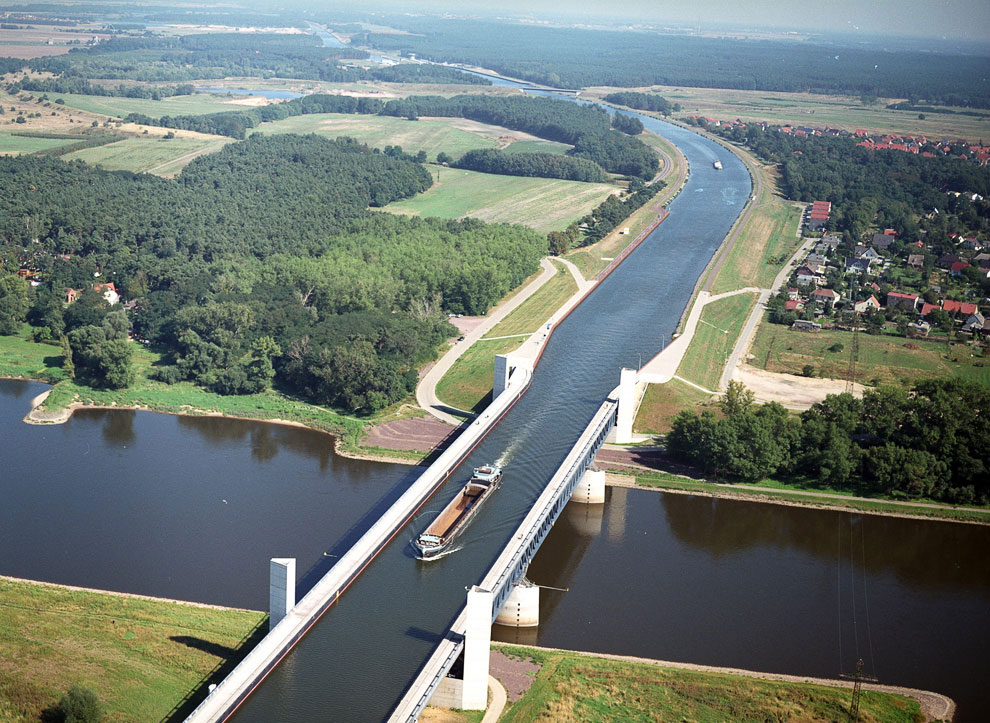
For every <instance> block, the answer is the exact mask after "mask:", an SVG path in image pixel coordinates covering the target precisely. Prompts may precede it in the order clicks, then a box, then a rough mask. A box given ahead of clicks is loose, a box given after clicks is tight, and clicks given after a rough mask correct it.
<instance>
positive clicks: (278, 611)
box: [268, 557, 296, 630]
mask: <svg viewBox="0 0 990 723" xmlns="http://www.w3.org/2000/svg"><path fill="white" fill-rule="evenodd" d="M295 606H296V558H294V557H273V558H272V559H271V562H270V563H269V566H268V629H269V630H271V629H272V628H274V627H275V626H276V625H278V624H279V623H280V622H281V621H282V618H284V617H285V616H286V615H288V614H289V611H290V610H292V608H294V607H295Z"/></svg>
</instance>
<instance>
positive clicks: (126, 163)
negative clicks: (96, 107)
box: [65, 136, 231, 176]
mask: <svg viewBox="0 0 990 723" xmlns="http://www.w3.org/2000/svg"><path fill="white" fill-rule="evenodd" d="M230 142H231V139H230V138H211V137H209V136H202V137H194V138H183V137H177V138H168V139H165V138H161V137H158V136H138V137H135V138H126V139H124V140H122V141H117V142H116V143H110V144H108V145H105V146H98V147H96V148H85V149H83V150H81V151H74V152H72V153H68V154H66V155H65V158H66V160H80V161H85V162H86V163H89V164H92V165H94V166H98V167H100V168H105V169H107V170H108V171H134V172H135V173H154V174H157V175H159V176H174V175H175V174H177V173H178V172H179V171H181V170H182V169H183V168H184V167H185V166H186V164H188V163H189V162H190V161H192V160H193V159H194V158H196V157H198V156H201V155H204V154H207V153H215V152H216V151H219V150H220V149H221V148H223V147H224V146H225V145H226V144H228V143H230Z"/></svg>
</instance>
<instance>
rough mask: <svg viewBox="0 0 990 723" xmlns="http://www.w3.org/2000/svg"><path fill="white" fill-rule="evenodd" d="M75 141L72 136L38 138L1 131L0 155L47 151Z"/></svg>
mask: <svg viewBox="0 0 990 723" xmlns="http://www.w3.org/2000/svg"><path fill="white" fill-rule="evenodd" d="M80 138H81V136H80ZM75 142H76V141H75V140H73V139H71V138H38V137H33V136H18V135H14V134H13V133H10V132H8V131H0V155H4V156H17V155H20V154H22V153H34V152H36V151H45V150H48V149H49V148H60V147H61V146H66V145H68V144H70V143H75Z"/></svg>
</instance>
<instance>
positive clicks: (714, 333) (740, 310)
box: [677, 293, 757, 391]
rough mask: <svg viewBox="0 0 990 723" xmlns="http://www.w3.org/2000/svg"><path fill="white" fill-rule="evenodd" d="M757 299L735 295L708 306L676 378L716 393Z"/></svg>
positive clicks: (749, 294)
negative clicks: (681, 378)
mask: <svg viewBox="0 0 990 723" xmlns="http://www.w3.org/2000/svg"><path fill="white" fill-rule="evenodd" d="M756 299H757V295H756V294H752V293H746V294H736V295H735V296H729V297H727V298H725V299H719V300H718V301H715V302H712V303H710V304H708V305H707V306H706V307H705V309H704V311H702V312H701V320H700V321H699V322H698V328H697V329H695V332H694V338H693V339H692V340H691V344H690V345H689V346H688V349H687V352H686V353H685V354H684V359H683V360H681V365H680V366H679V367H677V375H678V376H680V377H683V378H685V379H687V380H689V381H692V382H694V383H695V384H700V385H701V386H703V387H704V388H705V389H711V390H713V391H716V390H717V389H718V382H719V379H720V378H721V376H722V370H723V369H724V368H725V364H726V361H727V360H728V357H729V355H730V354H731V353H732V347H733V345H734V344H735V343H736V339H737V338H739V333H740V332H741V331H742V327H743V325H744V324H745V323H746V317H748V316H749V312H750V311H751V310H752V309H753V306H754V305H755V304H756ZM716 327H717V328H716Z"/></svg>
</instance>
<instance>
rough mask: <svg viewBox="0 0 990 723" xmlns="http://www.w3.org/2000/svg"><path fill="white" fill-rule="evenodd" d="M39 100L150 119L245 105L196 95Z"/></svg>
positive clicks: (63, 96) (54, 96) (56, 95)
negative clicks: (149, 98) (157, 97)
mask: <svg viewBox="0 0 990 723" xmlns="http://www.w3.org/2000/svg"><path fill="white" fill-rule="evenodd" d="M32 95H35V96H38V97H41V96H42V95H47V96H48V99H49V100H51V101H52V102H54V101H56V100H58V99H59V98H61V99H62V100H63V101H65V105H66V106H67V107H69V108H78V109H79V110H84V111H88V112H90V113H97V114H99V115H108V116H113V117H116V118H123V117H124V116H126V115H127V114H128V113H142V114H144V115H146V116H150V117H152V118H160V117H161V116H163V115H200V114H203V113H221V112H223V111H227V110H243V109H244V107H245V106H243V105H240V104H237V103H232V102H231V100H230V98H227V97H225V96H218V95H210V94H208V93H196V94H195V95H178V96H174V97H172V98H164V99H162V100H147V99H145V98H115V97H112V96H103V95H78V94H76V93H32Z"/></svg>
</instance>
